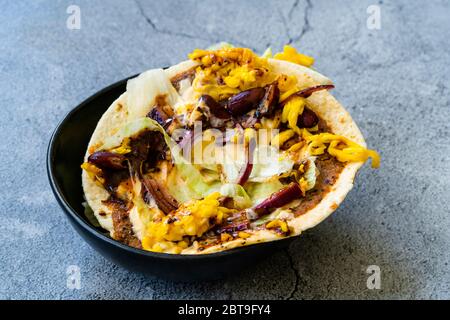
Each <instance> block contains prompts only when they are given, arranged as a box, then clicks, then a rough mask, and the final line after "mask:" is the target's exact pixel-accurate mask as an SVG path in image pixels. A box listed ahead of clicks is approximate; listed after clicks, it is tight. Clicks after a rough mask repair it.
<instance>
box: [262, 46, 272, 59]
mask: <svg viewBox="0 0 450 320" xmlns="http://www.w3.org/2000/svg"><path fill="white" fill-rule="evenodd" d="M272 57H273V53H272V48H271V47H268V48H267V49H266V51H264V53H263V54H262V56H261V58H266V59H269V58H272Z"/></svg>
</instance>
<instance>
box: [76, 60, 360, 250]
mask: <svg viewBox="0 0 450 320" xmlns="http://www.w3.org/2000/svg"><path fill="white" fill-rule="evenodd" d="M268 61H269V64H270V66H271V67H272V68H273V71H274V72H275V73H277V74H287V75H290V76H295V77H296V78H297V81H298V83H301V84H302V86H304V87H311V86H316V85H325V84H331V83H332V82H331V80H329V79H328V78H326V77H325V76H323V75H321V74H319V73H318V72H317V71H315V70H313V69H311V68H307V67H304V66H301V65H299V64H294V63H291V62H288V61H282V60H276V59H268ZM196 65H197V63H195V62H193V61H191V60H188V61H184V62H182V63H180V64H178V65H175V66H172V67H170V68H168V69H166V70H161V69H155V70H150V71H147V72H145V73H143V74H141V75H140V76H139V77H138V78H137V79H133V80H131V81H130V82H129V83H128V86H127V92H125V93H124V94H122V95H121V96H120V97H119V98H118V99H117V100H116V101H115V102H114V103H113V104H112V105H111V106H110V107H109V108H108V110H107V111H106V112H105V113H104V115H103V116H102V118H101V119H100V121H99V123H98V125H97V127H96V129H95V131H94V133H93V135H92V138H91V140H90V142H89V145H88V150H87V152H86V157H85V161H88V157H89V155H90V154H92V152H93V151H95V150H101V149H102V146H104V145H105V143H106V142H107V140H108V138H109V137H111V136H113V135H115V134H117V132H118V131H119V130H120V128H121V127H123V125H124V123H125V122H130V121H132V120H134V119H138V118H141V117H145V115H146V114H148V113H149V112H150V111H151V109H152V108H153V106H154V104H155V99H156V97H157V96H158V95H159V94H161V92H158V91H157V90H156V91H155V90H154V89H152V88H149V87H146V86H145V81H147V82H148V81H149V80H150V81H152V79H153V78H155V79H158V81H159V82H160V83H162V84H161V85H160V87H163V89H161V90H162V91H167V90H169V91H170V90H176V89H175V88H174V87H173V86H172V87H171V88H170V87H167V86H168V84H169V83H170V79H174V78H177V76H178V78H183V77H184V76H180V75H183V74H188V73H189V70H192V69H193V68H194V67H195V66H196ZM163 75H164V76H165V77H166V80H165V81H161V78H162V76H163ZM164 86H166V87H164ZM185 89H186V88H185ZM189 90H190V88H187V89H186V90H185V91H188V92H189ZM143 91H145V93H144V94H142V92H143ZM136 92H140V93H141V94H140V95H139V96H138V95H136ZM187 94H189V93H187ZM180 97H181V98H183V93H181V94H180ZM307 102H308V108H309V109H311V110H312V111H313V112H314V113H315V114H316V115H317V116H318V117H319V118H320V119H321V121H324V122H325V123H326V124H327V126H328V128H329V130H330V131H331V132H332V133H333V134H336V135H340V136H343V137H345V138H347V139H349V140H351V141H353V142H355V143H357V144H359V145H361V146H363V147H365V146H366V143H365V141H364V138H363V136H362V134H361V132H360V130H359V128H358V126H357V125H356V123H355V122H354V121H353V119H352V118H351V116H350V114H349V113H348V112H347V111H346V110H345V108H344V107H343V106H342V105H341V104H340V103H339V102H338V101H337V100H336V99H335V98H334V97H333V96H332V95H331V94H330V93H329V92H328V91H326V90H324V91H318V92H316V93H314V94H313V95H311V96H310V97H308V98H307ZM170 103H171V104H175V105H176V104H177V101H171V102H170ZM131 105H132V106H131ZM363 163H364V162H363V161H359V162H345V163H343V166H342V170H341V171H340V173H339V175H338V176H337V177H336V179H335V182H334V184H333V185H332V186H331V187H330V189H329V191H328V192H327V193H326V194H324V196H323V198H322V200H321V201H320V202H319V203H317V205H315V206H314V207H313V208H311V209H310V210H308V211H307V212H304V213H302V214H301V215H298V216H294V217H291V218H290V219H288V220H287V223H288V226H289V229H290V233H289V234H288V235H280V233H277V232H273V231H272V230H268V229H259V230H252V232H250V233H249V236H248V237H246V238H240V237H236V238H234V239H232V240H230V241H224V242H221V243H218V244H213V245H208V246H205V247H201V246H199V244H198V243H194V244H191V245H190V246H189V247H187V248H185V249H184V250H182V251H181V252H180V253H182V254H206V253H213V252H218V251H223V250H229V249H232V248H236V247H240V246H246V245H252V244H256V243H260V242H266V241H275V240H279V239H284V238H286V237H289V236H296V235H299V234H301V233H302V232H303V231H305V230H307V229H309V228H312V227H314V226H316V225H317V224H318V223H320V222H321V221H323V220H324V219H325V218H327V217H328V216H329V215H330V214H331V213H333V212H334V211H335V210H336V209H337V207H338V206H339V205H340V204H341V203H342V201H343V200H344V198H345V196H346V195H347V193H348V192H349V191H350V190H351V189H352V187H353V180H354V178H355V175H356V173H357V171H358V169H359V168H360V167H361V166H362V164H363ZM82 183H83V189H84V193H85V197H86V201H87V202H88V204H89V206H90V207H91V208H92V210H93V211H94V213H95V216H96V218H97V219H98V221H99V223H100V225H101V226H102V227H103V228H104V229H106V230H108V231H109V232H110V234H111V237H113V238H117V235H116V234H115V231H114V224H113V210H112V209H111V207H110V206H108V205H106V204H105V201H106V200H107V199H109V197H110V194H109V193H108V191H106V190H105V188H104V187H103V186H101V185H100V184H99V183H97V182H96V181H95V179H94V178H93V177H92V175H89V174H88V172H87V171H85V170H83V173H82ZM130 221H131V225H132V226H133V232H134V234H135V235H136V237H137V238H138V239H139V240H142V237H143V234H144V229H145V223H143V222H142V219H140V218H139V216H138V215H136V214H133V213H130ZM199 247H200V248H201V250H199Z"/></svg>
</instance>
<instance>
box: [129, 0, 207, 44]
mask: <svg viewBox="0 0 450 320" xmlns="http://www.w3.org/2000/svg"><path fill="white" fill-rule="evenodd" d="M134 2H135V4H136V6H137V8H138V9H139V13H140V14H141V16H142V17H143V18H144V19H145V20H146V21H147V23H148V24H149V25H150V27H151V28H152V29H153V30H155V32H158V33H161V34H166V35H169V36H178V37H183V38H187V39H200V40H205V41H211V40H210V39H206V38H201V37H199V36H194V35H192V34H189V33H184V32H175V31H171V30H166V29H161V28H159V27H158V26H157V25H156V23H155V22H154V21H153V20H152V19H151V18H150V17H149V16H148V15H147V14H146V13H145V11H144V8H143V7H142V5H141V3H140V2H139V1H138V0H134Z"/></svg>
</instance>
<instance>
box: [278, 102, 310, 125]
mask: <svg viewBox="0 0 450 320" xmlns="http://www.w3.org/2000/svg"><path fill="white" fill-rule="evenodd" d="M304 108H305V99H304V98H301V97H294V98H292V99H290V100H289V101H288V102H287V103H286V104H285V105H284V107H283V112H282V114H281V122H283V123H286V122H287V123H288V126H289V128H291V129H292V130H294V131H295V132H296V133H297V134H300V133H301V130H300V128H299V127H298V126H297V119H298V116H299V115H301V114H302V113H303V110H304Z"/></svg>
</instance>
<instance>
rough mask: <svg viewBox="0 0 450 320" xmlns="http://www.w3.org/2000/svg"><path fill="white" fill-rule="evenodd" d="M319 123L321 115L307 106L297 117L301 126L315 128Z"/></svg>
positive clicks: (298, 124)
mask: <svg viewBox="0 0 450 320" xmlns="http://www.w3.org/2000/svg"><path fill="white" fill-rule="evenodd" d="M318 123H319V117H318V116H317V115H316V114H315V113H314V111H312V110H311V109H308V108H305V109H304V110H303V113H302V114H301V115H300V116H299V117H298V119H297V126H298V127H299V128H308V129H309V128H313V127H315V126H316V125H317V124H318Z"/></svg>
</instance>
